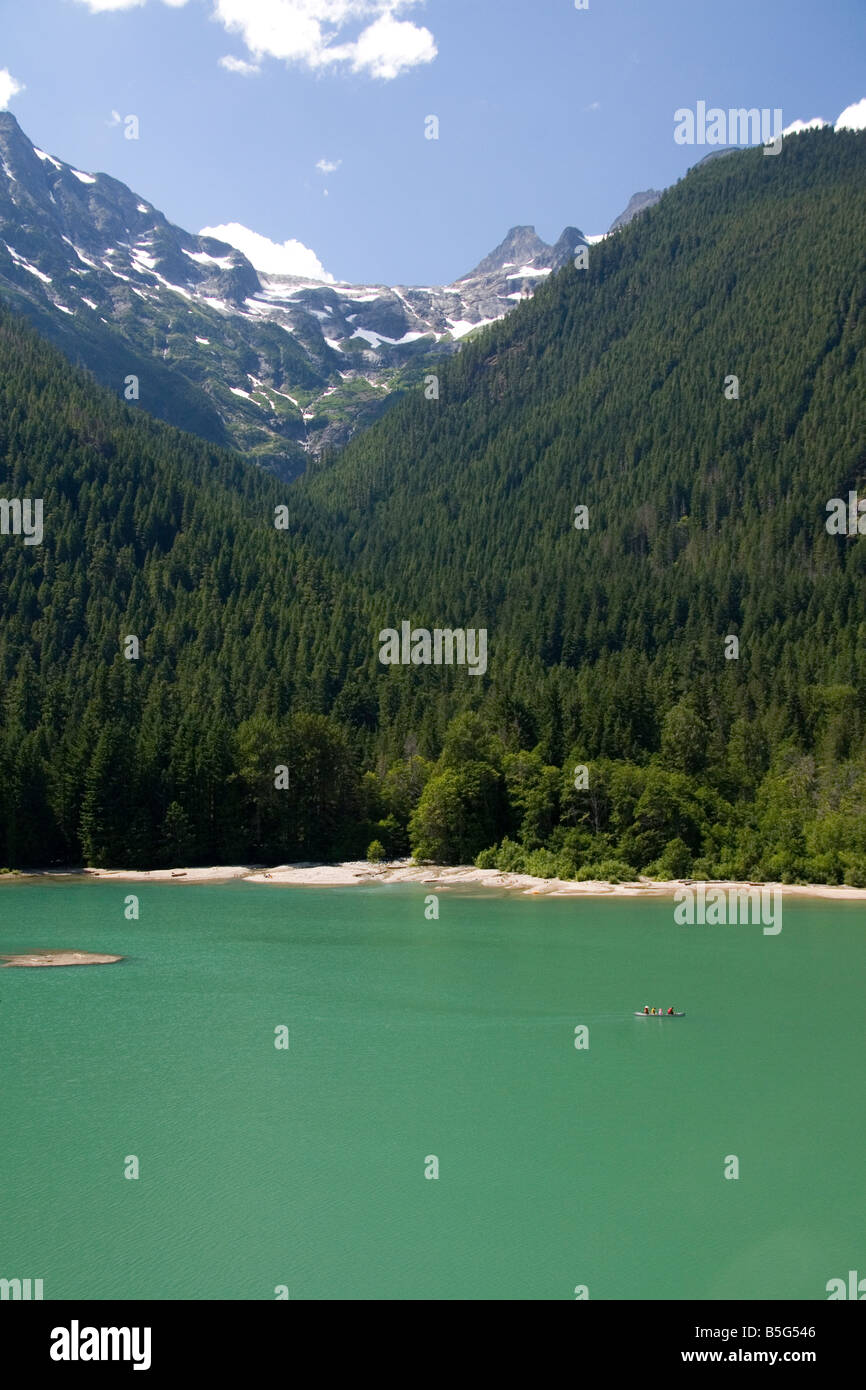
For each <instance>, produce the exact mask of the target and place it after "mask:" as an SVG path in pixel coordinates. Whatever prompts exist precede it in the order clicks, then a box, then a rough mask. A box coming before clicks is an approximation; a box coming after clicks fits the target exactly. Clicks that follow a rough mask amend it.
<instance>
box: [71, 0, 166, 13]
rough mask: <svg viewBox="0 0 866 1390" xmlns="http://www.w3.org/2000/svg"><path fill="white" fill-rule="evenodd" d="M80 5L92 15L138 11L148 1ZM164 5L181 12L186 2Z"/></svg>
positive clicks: (82, 0)
mask: <svg viewBox="0 0 866 1390" xmlns="http://www.w3.org/2000/svg"><path fill="white" fill-rule="evenodd" d="M78 3H79V5H86V6H87V8H88V9H89V11H90V13H91V14H106V13H107V12H108V11H109V10H135V9H138V8H139V7H140V6H141V5H144V4H146V0H78ZM162 3H163V4H164V5H168V6H169V8H170V9H172V10H179V9H181V8H182V6H184V5H185V4H186V0H162Z"/></svg>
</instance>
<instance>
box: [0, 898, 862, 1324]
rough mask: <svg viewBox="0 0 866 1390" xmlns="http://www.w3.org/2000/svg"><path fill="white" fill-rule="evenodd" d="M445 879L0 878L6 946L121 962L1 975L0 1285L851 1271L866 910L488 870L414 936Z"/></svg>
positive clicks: (674, 1289)
mask: <svg viewBox="0 0 866 1390" xmlns="http://www.w3.org/2000/svg"><path fill="white" fill-rule="evenodd" d="M430 891H431V890H430V889H429V888H420V887H418V886H416V885H411V886H410V885H400V886H396V885H395V886H382V885H370V886H364V887H360V888H358V887H352V888H345V889H341V888H298V887H292V888H289V887H282V886H269V887H265V886H262V885H253V884H247V883H243V882H232V883H225V884H207V885H194V884H189V885H177V884H136V883H117V882H112V883H109V882H100V883H93V882H83V881H75V880H50V881H49V880H44V879H33V880H25V881H19V882H7V883H3V884H0V951H2V952H6V953H11V952H16V951H26V950H31V949H36V948H52V947H54V948H66V949H78V950H85V951H100V952H108V953H113V954H120V955H123V956H125V957H126V959H125V960H124V961H123V962H121V963H120V964H116V965H105V966H92V967H70V968H66V969H35V970H34V969H31V970H27V969H4V970H3V971H2V972H0V1029H2V1046H3V1067H2V1079H0V1123H2V1149H0V1277H6V1278H13V1277H19V1278H42V1279H43V1280H44V1295H45V1298H46V1299H51V1298H58V1299H60V1298H69V1299H88V1298H93V1299H98V1298H121V1299H149V1298H154V1299H216V1298H230V1299H273V1298H274V1297H275V1290H276V1289H277V1287H278V1286H286V1287H287V1288H288V1291H289V1296H290V1298H291V1299H293V1300H295V1299H400V1300H405V1299H436V1300H449V1299H473V1300H474V1299H574V1297H575V1288H576V1287H577V1286H579V1285H585V1286H587V1288H588V1290H589V1297H590V1299H591V1300H595V1299H614V1298H626V1299H631V1298H633V1299H687V1298H698V1299H708V1298H724V1299H738V1298H744V1299H764V1298H771V1299H773V1298H775V1299H791V1298H814V1299H826V1297H827V1294H826V1289H825V1286H826V1284H827V1281H828V1280H829V1279H831V1278H834V1277H837V1276H839V1277H843V1278H844V1277H847V1271H848V1270H849V1269H855V1268H856V1269H859V1270H860V1271H861V1273H862V1274H866V1239H864V1216H863V1213H864V1200H863V1158H864V1150H866V1142H864V1141H866V1126H864V1113H866V1106H864V1100H866V1075H864V1066H863V1048H864V1040H866V1038H864V1035H866V1010H864V1000H863V979H864V969H863V965H864V941H866V908H864V907H863V906H862V905H861V904H859V903H856V904H855V903H845V902H839V903H836V902H832V903H831V902H823V901H821V900H817V899H808V900H803V899H800V900H790V899H786V900H785V906H784V921H783V930H782V931H781V933H780V934H779V935H778V936H764V935H763V933H762V931H761V928H760V926H726V927H719V926H694V927H688V926H685V927H681V926H677V925H676V924H675V923H674V920H673V904H672V902H671V901H670V900H659V899H643V900H641V899H637V900H628V899H623V898H618V899H613V900H611V899H608V900H605V899H598V898H595V899H593V898H572V899H550V898H544V899H538V898H531V897H523V896H520V895H505V894H502V893H496V894H494V893H490V892H485V891H482V890H472V891H467V890H462V891H461V890H443V891H441V892H440V894H439V904H440V918H439V920H438V921H428V920H426V918H425V912H424V903H425V895H426V894H427V893H428V892H430ZM129 893H135V894H136V895H137V896H138V898H139V900H140V919H139V920H138V921H127V920H126V919H125V917H124V900H125V898H126V896H127V894H129ZM645 1003H649V1004H659V1005H663V1006H665V1007H667V1006H668V1005H670V1004H675V1005H676V1006H677V1007H679V1008H683V1009H685V1010H686V1011H687V1014H686V1017H685V1018H682V1019H677V1020H652V1019H639V1018H634V1017H633V1015H632V1010H634V1009H636V1008H641V1007H642V1006H643V1005H644V1004H645ZM283 1025H284V1026H285V1027H287V1028H288V1030H289V1047H288V1050H278V1049H277V1048H276V1047H275V1045H274V1043H275V1029H277V1028H279V1027H280V1026H283ZM579 1025H585V1026H586V1027H588V1029H589V1047H588V1049H586V1050H577V1049H576V1048H575V1045H574V1043H575V1028H576V1027H578V1026H579ZM131 1155H134V1156H135V1157H136V1158H137V1159H138V1163H139V1170H140V1176H139V1178H138V1179H137V1180H129V1179H127V1178H125V1177H124V1170H125V1166H126V1162H127V1158H128V1156H131ZM430 1156H435V1157H436V1158H437V1159H438V1163H439V1176H438V1179H428V1178H426V1177H425V1168H427V1167H428V1166H429V1163H428V1160H429V1157H430ZM729 1156H735V1157H736V1158H737V1160H738V1162H739V1177H738V1178H737V1179H726V1178H725V1175H724V1174H725V1167H726V1162H727V1163H728V1166H729V1167H730V1163H729Z"/></svg>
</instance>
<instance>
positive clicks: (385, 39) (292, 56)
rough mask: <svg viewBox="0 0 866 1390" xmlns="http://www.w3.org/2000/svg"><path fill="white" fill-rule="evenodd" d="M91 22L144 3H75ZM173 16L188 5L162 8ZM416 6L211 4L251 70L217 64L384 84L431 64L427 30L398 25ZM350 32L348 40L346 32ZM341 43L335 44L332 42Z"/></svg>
mask: <svg viewBox="0 0 866 1390" xmlns="http://www.w3.org/2000/svg"><path fill="white" fill-rule="evenodd" d="M77 3H78V4H79V5H86V6H87V9H88V10H89V11H90V13H91V14H102V13H105V12H107V11H110V10H131V9H135V8H137V7H139V6H141V5H144V4H146V3H147V0H77ZM162 3H163V4H164V5H168V6H170V7H171V8H175V9H179V8H180V7H181V6H183V5H185V4H186V3H187V0H162ZM422 3H423V0H212V4H213V10H212V18H213V19H215V20H216V21H217V22H218V23H219V24H222V26H223V28H224V29H225V30H226V31H227V32H228V33H230V34H239V35H240V37H241V39H242V40H243V42H244V43H245V44H246V46H247V49H248V50H249V53H250V55H251V56H252V58H253V60H254V62H253V63H249V64H247V65H246V66H245V67H241V66H239V64H240V63H241V62H242V61H243V60H242V59H237V58H234V59H233V58H221V59H220V60H219V61H220V64H221V65H222V67H224V68H226V69H227V70H228V71H229V72H237V73H242V74H243V75H244V76H245V77H249V76H251V75H252V74H253V73H254V72H255V71H257V70H258V64H259V62H260V60H261V59H262V58H281V59H282V60H283V61H284V62H285V63H300V64H302V65H303V66H305V67H307V68H310V69H312V70H319V69H322V68H327V67H334V66H338V65H342V66H343V67H347V68H349V69H350V70H351V71H352V72H357V73H364V74H366V75H367V76H369V77H378V78H381V79H382V80H383V81H386V82H387V81H391V80H392V79H393V78H395V77H399V76H400V74H401V73H403V72H408V70H409V69H410V68H414V67H418V66H419V64H421V63H432V61H433V59H434V58H435V57H436V53H437V49H436V41H435V39H434V38H433V35H432V34H431V33H430V30H429V29H425V28H424V27H423V25H420V24H413V23H412V22H411V20H406V19H397V18H396V16H397V14H399V13H402V12H405V11H407V10H410V9H414V8H415V7H416V6H417V5H419V4H422ZM353 29H354V30H356V31H357V32H354V33H352V30H353ZM339 40H342V42H339Z"/></svg>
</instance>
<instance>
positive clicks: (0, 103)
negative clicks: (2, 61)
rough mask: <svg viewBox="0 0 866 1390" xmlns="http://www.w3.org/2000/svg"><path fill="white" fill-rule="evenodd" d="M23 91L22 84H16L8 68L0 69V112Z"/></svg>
mask: <svg viewBox="0 0 866 1390" xmlns="http://www.w3.org/2000/svg"><path fill="white" fill-rule="evenodd" d="M23 91H24V83H23V82H16V80H15V78H14V77H13V76H12V74H11V72H10V71H9V69H8V68H0V111H5V110H6V107H7V106H8V105H9V103H10V101H11V100H12V98H13V97H14V96H17V95H18V93H19V92H23Z"/></svg>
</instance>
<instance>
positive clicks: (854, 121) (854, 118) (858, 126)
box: [835, 97, 866, 130]
mask: <svg viewBox="0 0 866 1390" xmlns="http://www.w3.org/2000/svg"><path fill="white" fill-rule="evenodd" d="M835 129H836V130H866V97H863V99H862V100H861V101H855V102H854V104H853V105H852V106H846V107H845V110H844V111H843V112H842V115H841V116H840V117H839V119H838V121H837V122H836V126H835Z"/></svg>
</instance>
